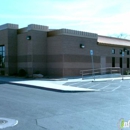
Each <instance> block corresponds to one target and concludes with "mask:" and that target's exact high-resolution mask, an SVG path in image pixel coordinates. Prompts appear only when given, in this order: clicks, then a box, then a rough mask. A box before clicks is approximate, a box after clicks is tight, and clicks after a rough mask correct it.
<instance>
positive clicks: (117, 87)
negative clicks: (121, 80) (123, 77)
mask: <svg viewBox="0 0 130 130" xmlns="http://www.w3.org/2000/svg"><path fill="white" fill-rule="evenodd" d="M120 87H121V85H119V86H118V87H116V88H114V89H113V90H112V92H113V91H115V90H117V89H118V88H120Z"/></svg>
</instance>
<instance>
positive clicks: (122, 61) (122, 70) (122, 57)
mask: <svg viewBox="0 0 130 130" xmlns="http://www.w3.org/2000/svg"><path fill="white" fill-rule="evenodd" d="M123 63H124V51H122V80H123V70H124V69H123Z"/></svg>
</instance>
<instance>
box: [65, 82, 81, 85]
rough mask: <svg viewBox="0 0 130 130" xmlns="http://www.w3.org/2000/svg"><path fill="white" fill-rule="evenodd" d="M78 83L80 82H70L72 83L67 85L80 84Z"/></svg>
mask: <svg viewBox="0 0 130 130" xmlns="http://www.w3.org/2000/svg"><path fill="white" fill-rule="evenodd" d="M78 83H79V82H76V83H75V82H74V83H70V84H68V85H67V86H69V85H70V86H71V85H74V84H78Z"/></svg>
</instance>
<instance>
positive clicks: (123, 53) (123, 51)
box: [122, 48, 127, 80]
mask: <svg viewBox="0 0 130 130" xmlns="http://www.w3.org/2000/svg"><path fill="white" fill-rule="evenodd" d="M125 52H127V49H126V48H124V49H123V50H122V80H123V72H124V68H123V67H124V66H123V64H124V56H125Z"/></svg>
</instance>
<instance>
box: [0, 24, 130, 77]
mask: <svg viewBox="0 0 130 130" xmlns="http://www.w3.org/2000/svg"><path fill="white" fill-rule="evenodd" d="M90 50H93V58H94V67H95V68H101V67H122V64H123V67H124V70H129V67H130V62H129V58H130V55H129V54H130V53H129V51H130V40H126V39H119V38H113V37H107V36H100V35H98V34H95V33H88V32H82V31H76V30H69V29H57V30H56V29H55V30H54V29H49V27H48V26H42V25H35V24H30V25H28V26H27V27H25V28H21V29H19V27H18V25H16V24H5V25H1V26H0V56H1V58H0V70H1V71H5V74H6V75H15V74H17V73H18V71H19V70H20V69H24V70H26V71H27V73H28V74H29V75H31V74H32V73H35V72H36V71H39V72H40V73H41V74H43V75H44V76H58V77H66V76H79V75H80V70H84V69H91V68H92V61H91V56H90ZM122 51H124V52H125V53H124V62H123V63H122Z"/></svg>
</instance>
